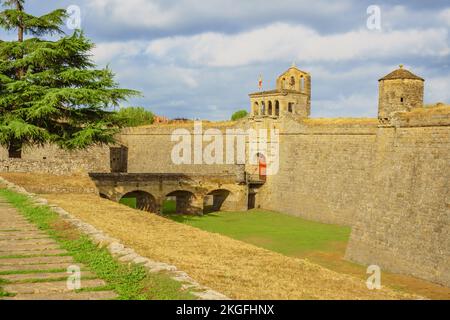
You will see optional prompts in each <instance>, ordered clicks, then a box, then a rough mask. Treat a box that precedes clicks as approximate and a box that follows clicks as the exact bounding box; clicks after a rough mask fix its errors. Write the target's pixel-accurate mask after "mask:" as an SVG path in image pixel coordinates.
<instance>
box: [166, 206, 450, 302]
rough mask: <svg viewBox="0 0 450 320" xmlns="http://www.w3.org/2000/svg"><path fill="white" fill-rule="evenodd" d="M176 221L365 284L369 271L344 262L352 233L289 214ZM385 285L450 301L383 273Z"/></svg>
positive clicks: (436, 290)
mask: <svg viewBox="0 0 450 320" xmlns="http://www.w3.org/2000/svg"><path fill="white" fill-rule="evenodd" d="M167 217H169V218H170V219H172V220H175V221H178V222H183V223H186V224H188V225H191V226H194V227H197V228H200V229H203V230H206V231H210V232H217V233H220V234H223V235H226V236H229V237H231V238H234V239H238V240H242V241H245V242H248V243H251V244H254V245H256V246H259V247H263V248H266V249H269V250H272V251H275V252H279V253H282V254H285V255H288V256H293V257H299V258H307V259H308V260H310V261H312V262H314V263H317V264H319V265H321V266H323V267H326V268H328V269H331V270H334V271H337V272H339V273H343V274H350V275H353V276H355V277H357V278H360V279H363V280H365V279H366V278H367V274H366V267H365V266H362V265H358V264H355V263H352V262H349V261H346V260H344V255H345V249H346V246H347V242H348V239H349V236H350V231H351V229H350V228H349V227H345V226H337V225H329V224H323V223H319V222H314V221H309V220H304V219H302V218H299V217H294V216H289V215H286V214H282V213H278V212H271V211H264V210H251V211H248V212H215V213H212V214H208V215H204V216H183V215H168V216H167ZM382 279H383V280H382V281H383V284H385V285H388V286H389V287H391V288H394V289H397V290H401V291H404V292H408V293H415V294H419V295H423V296H426V297H429V298H431V299H450V289H449V288H445V287H443V286H440V285H436V284H433V283H430V282H427V281H424V280H420V279H416V278H413V277H409V276H404V275H399V274H392V273H388V272H383V275H382Z"/></svg>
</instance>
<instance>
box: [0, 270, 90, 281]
mask: <svg viewBox="0 0 450 320" xmlns="http://www.w3.org/2000/svg"><path fill="white" fill-rule="evenodd" d="M69 275H70V274H69V273H67V272H44V273H24V274H7V275H6V274H5V275H0V279H5V280H8V281H12V282H20V281H25V280H42V279H49V280H51V279H60V278H67V277H69ZM80 276H81V280H83V278H85V277H93V276H95V274H93V273H92V272H89V271H81V274H80Z"/></svg>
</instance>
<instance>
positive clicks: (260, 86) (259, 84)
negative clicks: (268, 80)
mask: <svg viewBox="0 0 450 320" xmlns="http://www.w3.org/2000/svg"><path fill="white" fill-rule="evenodd" d="M258 88H259V90H261V89H262V76H261V75H259V80H258Z"/></svg>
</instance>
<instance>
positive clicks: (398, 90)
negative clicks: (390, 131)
mask: <svg viewBox="0 0 450 320" xmlns="http://www.w3.org/2000/svg"><path fill="white" fill-rule="evenodd" d="M378 81H379V97H378V99H379V100H378V119H379V120H380V121H381V122H388V121H389V120H390V119H391V118H392V116H393V115H394V114H395V113H396V112H405V111H410V110H411V109H413V108H417V107H422V106H423V94H424V82H425V80H424V79H422V78H421V77H418V76H416V75H415V74H413V73H412V72H411V71H408V70H406V69H404V68H403V65H400V68H399V69H397V70H394V71H393V72H391V73H389V74H388V75H386V76H384V77H383V78H381V79H380V80H378Z"/></svg>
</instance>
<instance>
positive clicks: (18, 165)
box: [0, 145, 110, 175]
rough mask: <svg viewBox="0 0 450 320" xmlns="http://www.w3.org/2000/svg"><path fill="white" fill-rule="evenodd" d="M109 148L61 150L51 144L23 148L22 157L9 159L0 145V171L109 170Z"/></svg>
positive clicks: (62, 173) (70, 172)
mask: <svg viewBox="0 0 450 320" xmlns="http://www.w3.org/2000/svg"><path fill="white" fill-rule="evenodd" d="M109 170H110V164H109V147H107V146H98V147H92V148H89V149H87V150H83V151H64V150H61V149H60V148H58V147H57V146H54V145H45V146H43V147H24V149H23V151H22V157H21V158H20V159H17V158H9V156H8V150H7V149H6V148H0V172H32V173H49V174H56V175H67V174H82V175H87V173H88V172H109Z"/></svg>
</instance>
